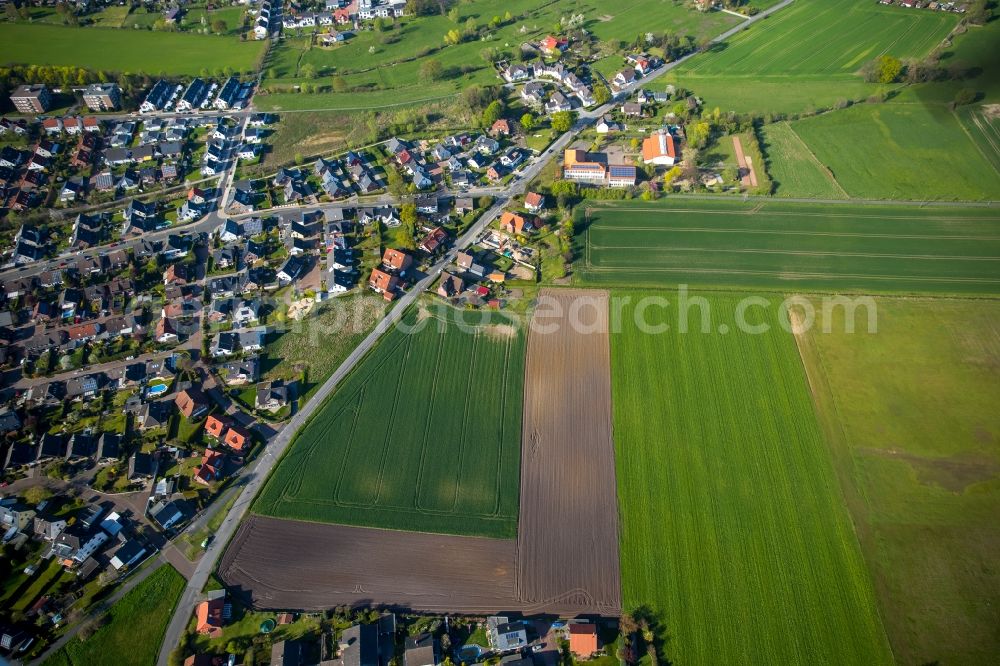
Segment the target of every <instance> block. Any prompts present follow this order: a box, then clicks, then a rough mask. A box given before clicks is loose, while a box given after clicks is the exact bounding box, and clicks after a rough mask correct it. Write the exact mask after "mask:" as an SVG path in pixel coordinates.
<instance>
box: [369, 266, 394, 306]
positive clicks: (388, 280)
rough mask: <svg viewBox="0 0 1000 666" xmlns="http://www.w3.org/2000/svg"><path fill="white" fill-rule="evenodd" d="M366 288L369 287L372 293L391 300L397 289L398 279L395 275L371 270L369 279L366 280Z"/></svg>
mask: <svg viewBox="0 0 1000 666" xmlns="http://www.w3.org/2000/svg"><path fill="white" fill-rule="evenodd" d="M368 286H369V287H371V289H372V291H374V292H375V293H377V294H383V295H385V296H386V297H387V298H388V299H391V298H392V296H393V295H394V294H395V292H396V289H397V288H398V287H399V278H397V277H396V276H395V275H390V274H389V273H386V272H384V271H381V270H379V269H377V268H375V269H373V270H372V274H371V277H370V278H369V279H368Z"/></svg>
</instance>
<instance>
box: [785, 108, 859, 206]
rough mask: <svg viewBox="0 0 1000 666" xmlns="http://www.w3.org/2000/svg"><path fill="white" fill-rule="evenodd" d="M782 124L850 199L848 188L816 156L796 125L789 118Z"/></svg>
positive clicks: (828, 177) (845, 196)
mask: <svg viewBox="0 0 1000 666" xmlns="http://www.w3.org/2000/svg"><path fill="white" fill-rule="evenodd" d="M780 124H782V125H784V126H785V127H787V128H788V131H789V132H791V134H792V136H794V137H795V140H796V141H798V142H799V144H801V145H802V147H803V148H804V149H805V151H806V154H807V155H809V157H810V158H812V161H813V162H814V163H815V164H816V166H818V167H819V168H820V171H822V172H823V174H824V175H825V176H826V177H827V179H829V181H830V182H831V183H833V185H834V187H836V188H837V189H838V190H839V191H840V193H841V194H843V195H844V198H846V199H850V198H851V195H850V194H848V193H847V190H845V189H844V187H843V186H842V185H841V184H840V182H839V181H838V180H837V177H836V176H834V175H833V172H832V171H830V167H828V166H827V165H825V164H823V163H822V162H820V160H819V158H818V157H816V153H814V152H813V151H812V148H810V147H809V144H808V143H806V142H805V141H803V139H802V137H801V136H799V133H798V132H796V131H795V128H794V127H792V124H791V123H789V122H788V121H787V120H782V121H781V123H780Z"/></svg>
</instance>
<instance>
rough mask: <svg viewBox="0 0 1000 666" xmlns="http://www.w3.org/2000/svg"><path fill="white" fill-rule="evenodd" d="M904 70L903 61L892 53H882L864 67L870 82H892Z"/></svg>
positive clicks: (863, 71) (865, 74) (866, 77)
mask: <svg viewBox="0 0 1000 666" xmlns="http://www.w3.org/2000/svg"><path fill="white" fill-rule="evenodd" d="M902 71H903V61H902V60H900V59H899V58H897V57H895V56H891V55H880V56H879V57H877V58H875V59H874V60H872V61H871V62H869V63H868V64H866V65H865V66H864V68H862V74H863V75H864V77H865V81H868V82H869V83H892V82H893V81H895V80H896V79H897V78H898V77H899V75H900V73H902Z"/></svg>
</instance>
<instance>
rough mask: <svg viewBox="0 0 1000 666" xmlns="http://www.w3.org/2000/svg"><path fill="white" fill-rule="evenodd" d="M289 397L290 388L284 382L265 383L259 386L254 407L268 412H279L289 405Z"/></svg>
mask: <svg viewBox="0 0 1000 666" xmlns="http://www.w3.org/2000/svg"><path fill="white" fill-rule="evenodd" d="M288 397H289V396H288V386H287V385H285V383H284V382H281V381H272V382H264V383H261V384H258V385H257V399H256V401H255V403H254V406H255V407H256V408H257V409H262V410H265V411H268V412H277V411H278V410H280V409H281V408H282V407H284V406H285V405H287V404H288Z"/></svg>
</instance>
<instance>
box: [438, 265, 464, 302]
mask: <svg viewBox="0 0 1000 666" xmlns="http://www.w3.org/2000/svg"><path fill="white" fill-rule="evenodd" d="M463 289H465V282H463V281H462V278H460V277H458V276H457V275H453V274H452V273H449V272H447V271H444V272H442V273H441V282H440V283H439V284H438V288H437V293H438V296H440V297H442V298H451V297H453V296H457V295H458V294H460V293H462V290H463Z"/></svg>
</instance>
